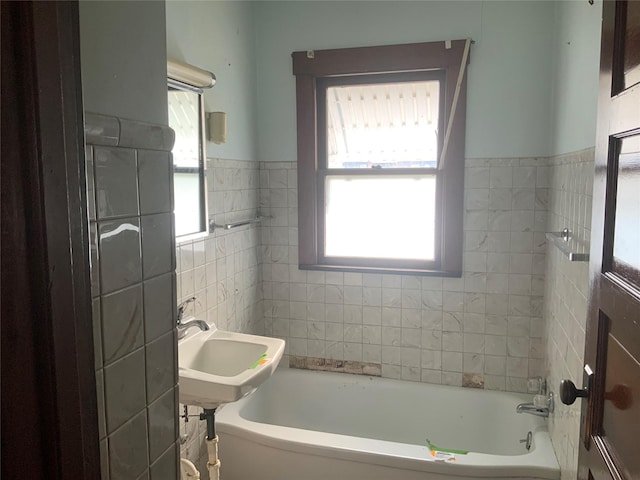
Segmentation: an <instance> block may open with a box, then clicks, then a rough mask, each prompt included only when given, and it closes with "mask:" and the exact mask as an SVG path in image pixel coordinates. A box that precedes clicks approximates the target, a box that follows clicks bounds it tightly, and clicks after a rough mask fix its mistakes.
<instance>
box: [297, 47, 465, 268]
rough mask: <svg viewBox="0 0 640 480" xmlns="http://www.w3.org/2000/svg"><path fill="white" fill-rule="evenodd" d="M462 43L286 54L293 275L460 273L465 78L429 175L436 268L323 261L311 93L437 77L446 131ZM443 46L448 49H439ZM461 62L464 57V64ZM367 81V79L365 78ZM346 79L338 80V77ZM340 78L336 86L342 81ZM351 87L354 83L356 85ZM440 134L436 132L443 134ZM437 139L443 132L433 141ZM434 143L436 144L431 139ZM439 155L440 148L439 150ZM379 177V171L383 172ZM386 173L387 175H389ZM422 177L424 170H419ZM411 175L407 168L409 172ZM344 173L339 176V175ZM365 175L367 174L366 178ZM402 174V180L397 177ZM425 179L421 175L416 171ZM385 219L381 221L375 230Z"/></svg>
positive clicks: (315, 106) (315, 116)
mask: <svg viewBox="0 0 640 480" xmlns="http://www.w3.org/2000/svg"><path fill="white" fill-rule="evenodd" d="M465 44H466V40H454V41H451V42H450V45H447V44H446V43H445V42H431V43H414V44H405V45H388V46H378V47H360V48H345V49H336V50H316V51H313V52H311V51H309V52H308V51H302V52H294V53H293V54H292V57H293V74H294V75H295V76H296V101H297V133H298V245H299V247H298V257H299V265H300V268H301V269H308V270H338V271H357V272H383V273H405V274H406V273H410V274H421V275H441V276H460V275H461V272H462V245H463V225H462V222H463V196H464V151H465V119H466V89H467V88H466V73H465V75H464V76H463V78H462V83H461V87H460V93H459V97H458V102H457V106H456V111H455V116H454V118H453V124H452V126H451V132H450V138H449V143H448V147H447V150H446V158H445V161H444V162H443V165H444V166H443V168H441V169H440V170H438V171H437V182H438V184H437V185H438V187H437V188H438V202H439V205H437V209H438V211H440V212H442V213H441V215H440V217H439V221H438V222H437V225H436V237H437V238H436V257H437V259H436V261H435V262H429V263H428V264H425V263H424V262H420V263H418V262H411V261H409V262H400V261H395V262H394V263H393V265H390V264H389V263H388V262H375V261H371V259H364V260H363V259H356V258H349V259H344V262H343V263H344V264H340V263H341V262H336V261H335V259H333V260H329V259H327V258H325V257H324V255H323V251H322V240H321V238H322V235H323V234H324V233H323V232H322V231H321V229H320V228H319V226H318V225H319V223H318V221H319V218H320V215H322V209H323V205H322V202H321V201H320V200H319V198H320V197H319V193H322V192H321V191H320V190H321V182H323V179H324V173H323V170H325V171H326V169H323V167H324V165H323V160H322V158H321V155H320V154H319V148H320V144H321V142H322V141H323V139H322V137H321V136H320V135H319V133H318V125H319V120H318V114H319V111H320V110H321V109H319V108H318V103H319V102H318V92H319V89H320V88H322V85H323V83H332V80H331V79H333V78H338V77H347V76H352V77H353V78H356V79H357V78H358V77H360V78H362V76H365V75H376V76H377V75H386V74H397V73H401V72H404V73H407V74H408V72H412V73H415V74H418V75H419V74H420V73H422V74H427V75H428V74H429V73H431V74H433V73H437V74H439V75H442V78H443V85H444V88H443V90H444V95H443V105H442V108H441V114H442V115H441V117H442V120H443V125H445V126H446V125H447V124H448V122H449V118H450V115H451V109H452V105H453V98H454V93H455V87H456V83H457V81H458V76H459V72H460V67H461V63H462V59H463V54H464V49H465ZM447 47H450V48H447ZM467 63H468V57H467ZM372 78H373V77H372ZM345 79H346V78H345ZM345 79H343V80H345ZM356 81H357V80H356ZM443 132H444V130H443ZM441 137H444V133H443V134H442V135H441ZM439 141H441V140H439ZM439 147H440V148H439V150H440V149H441V145H440V146H439ZM385 170H386V169H385ZM389 170H390V169H389ZM389 170H386V171H385V172H384V173H385V174H389V173H391V172H390V171H389ZM419 170H429V169H419ZM411 172H412V173H416V172H414V169H412V170H411ZM345 173H346V172H345ZM366 173H369V174H370V173H371V172H370V171H367V172H366ZM405 173H409V172H408V171H405ZM420 173H425V172H422V171H421V172H420ZM392 223H393V219H381V228H390V227H388V226H385V225H389V224H392Z"/></svg>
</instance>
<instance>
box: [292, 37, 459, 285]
mask: <svg viewBox="0 0 640 480" xmlns="http://www.w3.org/2000/svg"><path fill="white" fill-rule="evenodd" d="M469 42H470V41H465V40H457V41H452V42H446V43H445V42H435V43H421V44H409V45H393V46H384V47H365V48H350V49H340V50H323V51H314V52H295V53H294V54H293V70H294V74H295V75H296V82H297V115H298V208H299V216H298V217H299V222H298V229H299V230H298V232H299V262H300V268H303V269H319V270H347V271H362V272H377V271H379V272H396V273H419V274H434V275H451V276H456V275H460V273H461V271H462V241H463V238H462V215H463V193H464V192H463V188H464V134H465V129H464V126H465V122H464V120H465V113H466V77H465V73H464V71H465V68H464V67H466V63H467V61H468V49H469ZM456 86H458V87H459V88H458V89H456ZM456 91H457V93H456Z"/></svg>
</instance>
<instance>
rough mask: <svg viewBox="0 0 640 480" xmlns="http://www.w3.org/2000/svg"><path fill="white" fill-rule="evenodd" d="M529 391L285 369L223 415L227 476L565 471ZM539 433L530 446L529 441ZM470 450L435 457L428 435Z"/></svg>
mask: <svg viewBox="0 0 640 480" xmlns="http://www.w3.org/2000/svg"><path fill="white" fill-rule="evenodd" d="M528 398H530V397H526V396H522V395H518V394H511V393H502V392H489V391H482V390H475V389H467V388H459V387H447V386H440V385H428V384H423V383H414V382H405V381H399V380H388V379H381V378H374V377H366V376H358V375H347V374H340V373H325V372H313V371H308V370H295V369H281V370H279V371H277V372H276V373H275V374H274V376H273V377H272V378H271V379H269V380H268V381H267V382H265V383H264V384H263V385H262V386H261V387H260V388H259V389H258V390H257V391H256V392H255V393H253V394H251V395H249V396H248V397H246V398H244V399H242V400H240V401H238V402H236V403H232V404H228V405H225V406H224V407H222V408H221V409H220V410H219V412H218V414H217V415H216V423H217V430H218V434H219V435H220V459H221V461H222V469H221V477H222V478H224V480H253V479H255V480H316V479H317V480H320V479H322V480H360V479H362V480H390V479H393V480H405V479H406V480H413V479H415V480H418V479H420V480H427V479H428V480H440V479H442V480H445V479H446V480H452V479H465V480H469V479H473V478H482V479H488V478H491V479H498V478H500V479H519V480H525V479H558V478H560V470H559V467H558V463H557V461H556V457H555V454H554V452H553V449H552V447H551V441H550V438H549V434H548V432H547V428H546V421H545V420H544V419H542V418H539V417H534V416H532V415H528V414H517V413H516V411H515V410H516V405H517V404H518V403H520V402H523V401H526V400H527V399H528ZM530 431H531V432H532V433H533V435H532V437H533V442H532V444H531V448H530V450H529V451H527V449H526V447H525V443H521V442H520V441H521V440H524V439H525V438H526V437H527V433H528V432H530ZM426 438H429V440H430V441H431V442H432V443H433V444H435V445H437V446H438V447H440V448H441V449H444V450H449V449H456V450H466V451H469V453H468V454H467V455H460V454H457V455H455V461H453V462H447V463H445V462H442V461H435V460H434V458H433V456H432V453H431V450H430V449H429V448H428V447H427V445H426V441H425V439H426Z"/></svg>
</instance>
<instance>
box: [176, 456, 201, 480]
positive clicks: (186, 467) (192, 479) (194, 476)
mask: <svg viewBox="0 0 640 480" xmlns="http://www.w3.org/2000/svg"><path fill="white" fill-rule="evenodd" d="M199 479H200V472H199V471H198V469H197V468H196V466H195V465H194V464H193V463H191V462H190V461H189V460H187V459H186V458H181V459H180V480H199Z"/></svg>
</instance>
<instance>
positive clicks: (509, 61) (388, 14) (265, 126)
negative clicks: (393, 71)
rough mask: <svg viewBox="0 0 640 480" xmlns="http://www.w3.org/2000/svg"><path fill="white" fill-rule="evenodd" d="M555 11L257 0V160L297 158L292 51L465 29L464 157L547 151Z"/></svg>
mask: <svg viewBox="0 0 640 480" xmlns="http://www.w3.org/2000/svg"><path fill="white" fill-rule="evenodd" d="M585 3H586V2H585ZM554 14H555V6H554V3H553V2H546V1H514V2H503V1H489V2H480V1H470V2H463V1H442V2H437V1H416V2H401V1H394V2H385V1H380V2H378V1H355V2H349V1H342V2H333V1H322V2H314V1H296V2H287V1H284V2H270V1H263V2H262V1H261V2H256V3H254V22H255V28H256V38H257V42H256V62H257V81H258V83H257V92H258V96H257V100H258V125H259V129H258V151H259V153H260V159H261V160H271V161H279V160H284V161H293V160H295V159H296V123H295V80H294V77H293V75H292V73H291V72H292V69H291V52H293V51H297V50H307V49H325V48H340V47H355V46H368V45H384V44H392V43H411V42H423V41H437V40H443V39H458V38H464V37H467V36H470V37H472V38H473V39H474V40H476V42H477V43H476V44H475V45H474V46H473V48H472V51H471V65H470V66H469V86H468V107H467V109H468V111H467V156H468V157H475V158H484V157H521V156H543V155H548V154H549V153H550V138H551V125H550V123H551V122H550V119H551V101H550V96H551V84H552V83H551V82H552V58H551V55H550V53H551V46H552V42H553V38H554V31H553V28H554Z"/></svg>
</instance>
